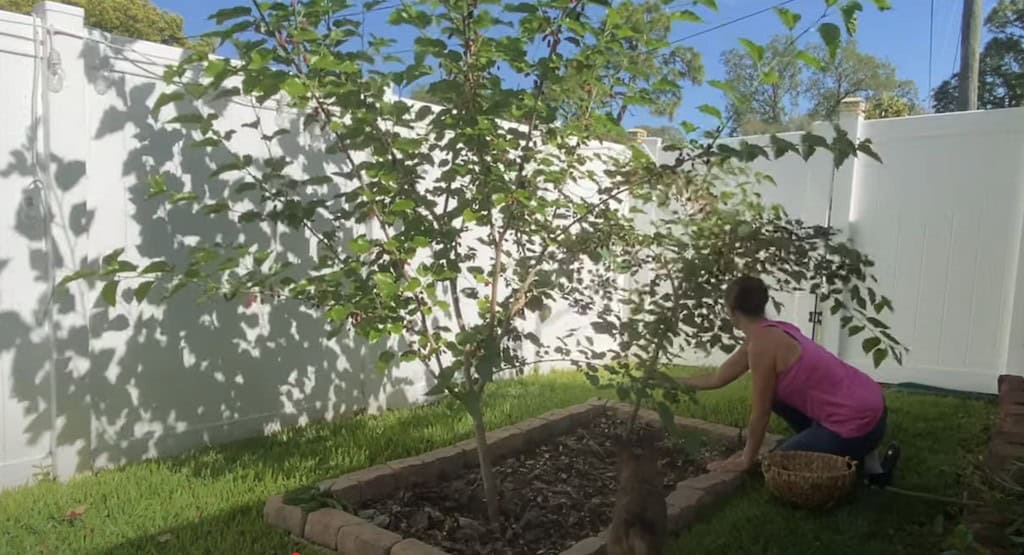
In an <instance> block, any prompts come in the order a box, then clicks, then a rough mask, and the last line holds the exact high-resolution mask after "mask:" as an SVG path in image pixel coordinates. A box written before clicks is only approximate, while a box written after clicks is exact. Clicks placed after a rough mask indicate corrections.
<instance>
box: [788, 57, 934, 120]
mask: <svg viewBox="0 0 1024 555" xmlns="http://www.w3.org/2000/svg"><path fill="white" fill-rule="evenodd" d="M811 50H812V52H814V54H815V57H816V58H818V59H822V60H827V59H828V56H827V52H826V50H825V47H824V46H822V45H819V46H815V47H813V48H812V49H811ZM854 96H859V97H861V98H864V99H865V100H867V101H868V106H869V108H870V106H871V104H872V102H874V101H876V100H878V104H879V106H883V105H884V106H887V107H888V109H889V110H893V109H896V112H897V115H898V116H903V115H910V114H912V113H914V112H915V111H916V110H917V109H918V108H917V105H918V102H917V86H916V85H915V84H914V82H913V81H911V80H908V79H900V78H899V77H898V76H897V75H896V67H895V66H894V65H892V63H890V62H888V61H886V60H882V59H879V58H877V57H875V56H872V55H871V54H867V53H865V52H861V51H860V50H858V49H857V43H856V42H854V41H853V40H849V41H847V42H846V43H845V44H843V46H842V48H840V49H839V52H838V54H837V55H836V57H835V59H834V60H832V61H830V62H826V64H825V65H824V67H821V68H820V69H819V68H814V69H811V70H809V72H808V77H807V79H806V81H805V82H804V91H803V97H804V98H805V99H806V100H807V101H808V102H809V103H810V105H811V109H810V111H809V112H808V115H809V116H811V118H813V119H814V120H820V121H835V120H836V118H837V117H838V115H839V104H840V103H841V102H842V101H843V99H845V98H850V97H854ZM883 99H884V100H883ZM896 107H899V108H896ZM876 113H882V112H876Z"/></svg>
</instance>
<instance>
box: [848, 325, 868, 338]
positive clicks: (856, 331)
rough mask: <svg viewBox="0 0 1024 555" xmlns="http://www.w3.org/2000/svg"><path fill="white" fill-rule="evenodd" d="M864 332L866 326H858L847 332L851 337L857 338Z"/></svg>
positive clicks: (851, 327)
mask: <svg viewBox="0 0 1024 555" xmlns="http://www.w3.org/2000/svg"><path fill="white" fill-rule="evenodd" d="M862 331H864V326H861V325H857V326H850V329H848V330H847V333H849V334H850V337H856V336H857V334H859V333H860V332H862Z"/></svg>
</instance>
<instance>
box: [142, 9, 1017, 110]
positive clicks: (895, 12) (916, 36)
mask: <svg viewBox="0 0 1024 555" xmlns="http://www.w3.org/2000/svg"><path fill="white" fill-rule="evenodd" d="M862 1H863V4H864V5H865V7H866V9H865V11H864V13H863V14H862V15H861V18H860V24H859V27H860V28H859V31H858V33H857V40H858V43H859V45H860V48H861V49H862V50H864V51H866V52H869V53H871V54H874V55H876V56H879V57H881V58H884V59H887V60H889V61H890V62H892V63H893V64H895V65H896V67H897V70H898V71H899V74H900V76H901V77H902V78H905V79H913V80H914V81H915V82H916V83H917V86H918V90H919V91H920V93H921V95H922V96H925V95H926V94H927V91H928V84H929V62H928V60H929V48H928V43H929V41H928V36H929V22H930V21H931V15H930V14H931V7H932V1H931V0H890V2H891V3H892V5H893V9H891V10H889V11H886V12H878V11H877V10H876V9H875V8H874V7H873V6H872V5H871V0H862ZM777 2H778V0H719V2H718V4H719V11H718V12H717V13H710V14H708V15H707V16H706V20H707V23H705V24H698V25H697V26H694V25H690V26H681V27H680V28H679V31H678V34H679V35H680V36H682V35H685V34H687V33H690V32H694V31H698V30H700V29H702V28H704V27H707V26H710V25H714V24H717V23H719V22H724V21H728V20H731V19H734V18H736V17H740V16H743V15H746V14H749V13H751V12H754V11H757V10H759V9H762V8H765V7H768V6H772V5H774V4H776V3H777ZM996 2H997V0H984V9H985V13H988V11H989V10H990V9H991V8H992V6H994V5H995V3H996ZM154 3H155V4H156V5H158V6H160V7H161V8H164V9H166V10H170V11H174V12H177V13H179V14H181V15H182V16H184V18H185V31H186V33H187V34H189V35H195V34H199V33H202V32H203V31H206V30H208V29H209V28H210V22H209V21H207V16H208V15H209V14H210V13H212V12H214V11H216V10H218V9H221V8H225V7H230V6H235V5H239V4H246V3H247V2H245V1H244V0H204V1H202V2H197V1H196V0H154ZM934 5H935V17H934V34H933V36H934V42H933V49H932V69H931V83H932V86H935V85H938V83H940V82H941V81H942V80H943V79H945V78H946V77H948V76H949V75H950V73H951V72H952V71H953V70H954V68H955V66H954V63H955V60H957V59H958V57H957V51H958V48H959V47H958V44H957V41H958V38H959V27H960V10H961V7H962V5H963V2H962V1H961V0H935V1H934ZM822 6H823V0H795V1H794V2H793V3H791V4H789V5H788V6H787V7H788V8H789V9H791V10H793V11H796V12H799V13H802V14H804V20H805V21H810V20H812V19H813V18H814V17H816V16H817V14H818V13H820V10H821V9H822ZM386 18H387V13H386V12H376V13H370V14H368V15H367V19H366V22H367V25H368V26H369V27H370V28H371V29H372V30H379V32H380V33H382V34H383V33H386V31H387V26H386ZM782 29H783V28H782V25H781V23H780V22H779V20H778V18H777V17H776V16H775V14H774V13H772V12H768V13H764V14H761V15H759V16H757V17H754V18H751V19H747V20H745V21H742V22H740V23H736V24H734V25H730V26H728V27H725V28H723V29H720V30H717V31H714V32H711V33H709V34H706V35H703V36H701V37H698V38H695V39H693V40H692V41H691V42H690V45H691V46H693V47H695V48H696V49H697V50H698V51H700V53H701V55H702V56H703V58H704V64H705V66H706V78H707V79H718V78H721V77H722V72H723V70H722V66H721V64H720V62H719V58H720V55H721V53H722V52H723V51H724V50H727V49H729V48H733V47H735V46H737V44H738V43H737V40H738V39H740V38H748V39H751V40H754V41H758V42H762V41H765V40H767V39H768V38H769V37H770V36H771V35H773V34H775V33H777V32H779V31H781V30H782ZM983 40H984V39H983ZM704 103H711V104H715V105H719V106H721V105H722V99H721V95H720V93H719V92H718V91H717V90H715V89H713V88H710V87H707V86H703V87H698V88H695V89H692V90H691V91H688V93H687V97H686V99H685V101H684V107H683V109H682V111H681V113H680V114H679V116H680V117H681V118H683V119H690V120H691V121H694V122H696V123H700V124H708V123H710V122H709V121H708V118H707V117H705V116H703V115H701V114H699V113H697V112H696V110H695V107H696V106H699V105H701V104H704ZM628 123H630V124H632V125H638V124H660V123H664V122H660V121H657V120H653V119H651V118H650V117H648V116H646V115H643V114H637V115H634V116H632V117H631V119H630V121H629V122H628Z"/></svg>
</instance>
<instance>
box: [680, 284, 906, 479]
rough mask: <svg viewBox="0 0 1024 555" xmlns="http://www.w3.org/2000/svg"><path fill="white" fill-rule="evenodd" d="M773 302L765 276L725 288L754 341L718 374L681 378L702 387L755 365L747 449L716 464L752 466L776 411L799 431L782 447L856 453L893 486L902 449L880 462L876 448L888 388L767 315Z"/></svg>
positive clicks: (736, 319) (873, 475) (874, 475)
mask: <svg viewBox="0 0 1024 555" xmlns="http://www.w3.org/2000/svg"><path fill="white" fill-rule="evenodd" d="M767 304H768V287H767V286H765V284H764V282H763V281H761V280H760V279H758V278H754V277H742V278H739V279H737V280H736V281H734V282H733V283H731V284H730V285H729V287H728V288H727V289H726V294H725V305H726V309H727V311H728V314H729V317H730V319H731V320H732V322H733V325H735V326H736V327H737V328H738V329H739V330H740V331H741V332H742V333H743V335H744V336H745V337H746V341H745V342H744V344H743V346H742V347H740V348H739V350H737V351H736V352H735V353H733V354H732V356H730V357H729V358H728V360H726V361H725V363H724V364H723V365H722V366H721V368H719V369H718V371H717V372H714V373H711V374H705V375H701V376H692V377H687V378H683V379H682V380H681V381H682V383H683V384H684V385H686V386H689V387H692V388H694V389H699V390H706V389H718V388H720V387H724V386H726V385H728V384H730V383H732V382H734V381H735V380H736V379H737V378H739V377H740V376H742V375H743V374H744V373H745V372H746V371H747V370H750V374H751V377H752V382H753V387H752V393H751V405H752V408H751V413H750V425H749V428H748V430H747V444H746V448H745V449H744V450H743V452H742V453H738V454H736V455H735V456H733V457H732V458H730V459H727V460H725V461H720V462H718V463H715V464H714V465H713V467H712V469H714V470H725V471H744V470H747V469H749V468H750V467H752V466H753V465H754V463H755V462H756V461H757V457H758V454H759V453H760V451H761V445H762V444H763V443H764V437H765V434H766V432H767V430H768V421H769V418H770V417H771V414H772V412H774V413H775V414H777V415H779V416H780V417H782V419H783V420H785V421H786V423H787V424H789V426H790V427H791V428H792V429H793V431H794V433H795V435H794V436H793V437H791V438H789V439H788V440H787V441H786V442H785V443H783V444H782V445H781V446H780V447H779V449H783V450H793V451H815V452H821V453H831V454H834V455H841V456H846V457H850V458H851V459H853V460H856V461H859V462H862V463H863V466H862V468H864V470H865V472H866V473H867V475H868V479H869V481H870V482H872V483H874V484H876V485H881V486H885V485H887V484H888V483H889V482H890V480H891V477H892V471H893V468H894V467H895V465H896V462H897V460H898V459H899V448H898V447H897V446H896V445H895V444H894V445H891V446H890V447H889V449H888V451H887V452H886V454H885V457H883V459H882V460H881V461H879V457H878V456H877V452H876V449H877V447H878V445H879V443H880V442H881V441H882V438H883V436H884V435H885V425H886V413H887V410H886V406H885V398H884V397H883V394H882V388H881V386H880V385H878V384H877V383H876V382H875V381H874V380H873V379H871V377H869V376H868V375H867V374H865V373H863V372H861V371H860V370H858V369H856V368H854V367H853V366H850V365H848V364H846V363H845V362H843V361H842V360H840V359H839V358H838V357H836V356H835V355H833V354H832V353H830V352H828V351H827V350H825V349H824V348H823V347H821V346H820V345H818V344H817V343H815V342H814V341H812V340H811V339H809V338H807V337H806V336H804V335H803V334H802V333H800V330H799V329H798V328H797V327H796V326H793V325H792V324H788V323H785V322H777V321H773V320H769V319H767V318H766V317H765V307H766V306H767Z"/></svg>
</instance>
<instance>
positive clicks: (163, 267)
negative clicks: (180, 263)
mask: <svg viewBox="0 0 1024 555" xmlns="http://www.w3.org/2000/svg"><path fill="white" fill-rule="evenodd" d="M172 270H174V266H172V265H171V264H170V263H169V262H166V261H164V260H155V261H153V262H150V263H149V264H147V265H146V267H145V268H143V269H142V272H140V273H141V274H143V275H148V274H166V273H167V272H170V271H172Z"/></svg>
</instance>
